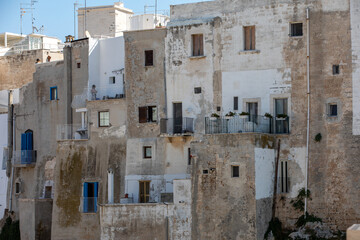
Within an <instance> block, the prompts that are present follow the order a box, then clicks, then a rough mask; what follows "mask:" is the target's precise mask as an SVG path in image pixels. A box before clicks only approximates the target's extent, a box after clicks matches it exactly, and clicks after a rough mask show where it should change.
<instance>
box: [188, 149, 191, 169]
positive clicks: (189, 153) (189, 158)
mask: <svg viewBox="0 0 360 240" xmlns="http://www.w3.org/2000/svg"><path fill="white" fill-rule="evenodd" d="M188 165H191V149H190V148H188Z"/></svg>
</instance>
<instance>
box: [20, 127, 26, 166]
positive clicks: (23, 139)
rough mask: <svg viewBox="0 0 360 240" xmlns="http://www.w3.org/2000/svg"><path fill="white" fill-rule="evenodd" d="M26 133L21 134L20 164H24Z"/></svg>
mask: <svg viewBox="0 0 360 240" xmlns="http://www.w3.org/2000/svg"><path fill="white" fill-rule="evenodd" d="M26 154H27V153H26V133H22V134H21V164H26V162H27V159H26Z"/></svg>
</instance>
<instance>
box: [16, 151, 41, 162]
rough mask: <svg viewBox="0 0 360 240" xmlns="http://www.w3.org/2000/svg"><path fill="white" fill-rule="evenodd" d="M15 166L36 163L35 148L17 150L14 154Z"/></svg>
mask: <svg viewBox="0 0 360 240" xmlns="http://www.w3.org/2000/svg"><path fill="white" fill-rule="evenodd" d="M12 163H13V164H14V166H28V165H35V164H36V151H35V150H16V151H15V152H14V155H13V160H12Z"/></svg>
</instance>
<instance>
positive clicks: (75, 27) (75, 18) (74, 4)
mask: <svg viewBox="0 0 360 240" xmlns="http://www.w3.org/2000/svg"><path fill="white" fill-rule="evenodd" d="M75 8H76V3H74V38H75V36H76V35H75V33H76V17H75V11H76V9H75Z"/></svg>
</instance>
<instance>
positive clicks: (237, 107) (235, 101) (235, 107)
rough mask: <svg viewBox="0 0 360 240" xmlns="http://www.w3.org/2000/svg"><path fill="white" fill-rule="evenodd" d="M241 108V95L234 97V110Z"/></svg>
mask: <svg viewBox="0 0 360 240" xmlns="http://www.w3.org/2000/svg"><path fill="white" fill-rule="evenodd" d="M237 110H239V97H234V111H237Z"/></svg>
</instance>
